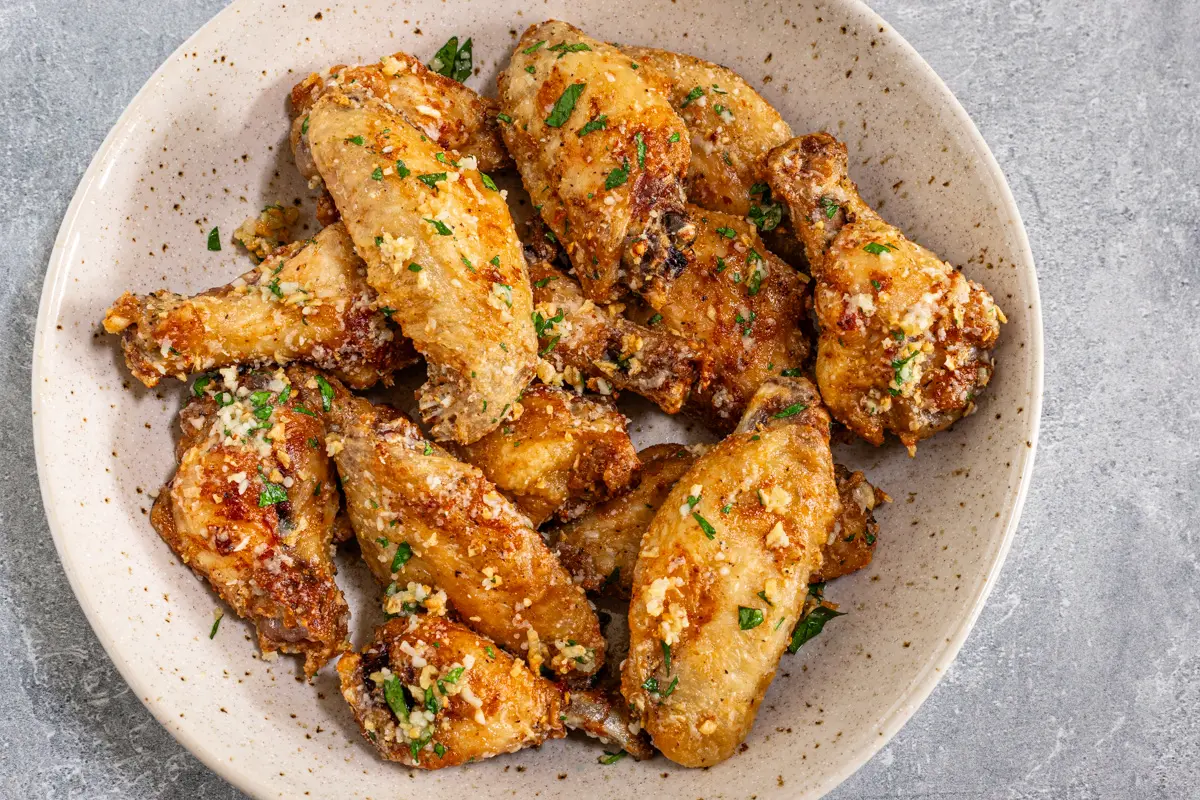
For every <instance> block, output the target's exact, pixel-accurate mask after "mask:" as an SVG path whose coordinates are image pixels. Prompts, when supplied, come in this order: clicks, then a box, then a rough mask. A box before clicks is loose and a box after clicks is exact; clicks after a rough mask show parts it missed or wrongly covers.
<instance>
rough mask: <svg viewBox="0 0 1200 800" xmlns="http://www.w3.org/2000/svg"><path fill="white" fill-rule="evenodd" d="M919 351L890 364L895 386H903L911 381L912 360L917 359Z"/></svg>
mask: <svg viewBox="0 0 1200 800" xmlns="http://www.w3.org/2000/svg"><path fill="white" fill-rule="evenodd" d="M919 352H921V351H920V350H914V351H913V352H911V353H909V354H908V355H907V356H906V357H904V358H898V359H896V360H895V361H893V362H892V369H893V370H895V373H896V374H895V378H896V385H897V386H903V385H904V384H905V383H907V382H908V381H910V380H912V371H913V363H912V362H913V359H914V358H916V357H917V353H919Z"/></svg>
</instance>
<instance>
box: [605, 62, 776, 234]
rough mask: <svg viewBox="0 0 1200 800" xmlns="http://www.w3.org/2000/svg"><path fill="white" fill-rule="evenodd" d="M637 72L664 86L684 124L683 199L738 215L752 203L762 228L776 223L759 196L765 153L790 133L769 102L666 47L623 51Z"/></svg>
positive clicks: (737, 79)
mask: <svg viewBox="0 0 1200 800" xmlns="http://www.w3.org/2000/svg"><path fill="white" fill-rule="evenodd" d="M621 52H623V53H625V55H627V56H629V57H630V58H632V59H633V60H634V61H635V62H637V64H638V65H639V67H640V68H641V69H642V70H645V71H646V72H647V73H649V74H652V75H654V77H655V79H656V80H657V82H658V83H659V85H663V86H665V87H666V93H667V97H669V98H670V101H671V105H672V106H673V107H674V109H675V111H676V112H678V114H679V116H680V117H681V118H682V119H683V122H684V124H685V125H687V131H685V132H683V133H682V134H681V135H682V136H683V138H684V139H685V140H690V145H691V164H690V166H689V167H688V174H687V195H688V200H689V201H690V202H692V203H695V204H696V205H698V206H700V207H701V208H707V209H711V210H713V211H723V212H725V213H727V214H733V215H735V216H738V217H745V216H746V215H747V214H750V213H751V208H752V207H754V206H757V207H758V208H759V213H760V214H766V215H767V220H768V221H767V222H766V223H765V226H764V230H770V229H773V228H774V227H775V225H777V224H778V218H777V217H772V216H771V214H772V213H774V212H772V211H771V210H769V209H765V206H767V205H769V203H765V202H764V201H763V196H762V191H761V190H760V191H753V189H755V188H756V186H755V185H756V184H761V183H762V182H763V181H765V180H766V178H765V177H764V175H765V169H764V167H765V166H766V159H767V152H768V151H769V150H770V149H771V148H772V147H778V146H779V145H781V144H783V143H784V142H786V141H787V140H788V139H790V138H792V130H791V128H789V127H788V124H787V123H786V122H784V120H783V118H782V117H781V116H779V112H778V111H776V110H775V109H774V108H773V107H772V106H771V104H770V103H768V102H767V101H766V100H764V99H763V98H762V96H761V95H759V93H758V92H756V91H754V89H753V88H752V87H751V86H750V84H748V83H746V81H745V80H743V79H742V77H741V76H740V75H738V74H737V73H735V72H733V71H732V70H729V69H726V68H725V67H722V66H719V65H717V64H713V63H711V62H708V61H704V60H702V59H699V58H694V57H692V56H688V55H682V54H680V53H671V52H668V51H666V50H655V49H654V48H650V47H622V48H621Z"/></svg>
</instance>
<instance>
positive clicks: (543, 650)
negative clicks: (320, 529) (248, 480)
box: [293, 370, 604, 675]
mask: <svg viewBox="0 0 1200 800" xmlns="http://www.w3.org/2000/svg"><path fill="white" fill-rule="evenodd" d="M317 377H318V374H317V373H315V372H312V371H304V372H301V371H299V370H297V371H296V372H295V373H293V381H294V382H295V383H296V384H297V385H298V386H300V387H301V395H302V397H304V398H305V399H306V402H308V403H310V404H311V405H312V406H316V407H317V408H321V409H322V412H321V413H322V415H323V416H324V418H325V422H326V427H327V428H328V430H329V440H330V447H331V451H332V452H333V454H334V459H335V460H336V462H337V467H338V474H339V475H340V476H341V478H342V488H343V491H344V492H345V493H346V508H347V511H348V512H349V514H350V521H351V523H352V524H353V526H354V532H355V534H356V537H357V539H358V545H359V548H360V549H361V550H362V555H363V560H364V561H365V562H366V564H367V566H368V567H370V568H371V572H372V573H373V574H374V575H375V577H376V578H377V579H378V580H379V582H380V584H381V585H385V586H386V585H388V584H390V583H396V584H398V585H399V586H404V585H405V584H406V583H408V582H416V583H419V584H427V585H429V586H432V587H438V588H440V589H441V590H443V591H445V593H446V595H447V597H448V598H449V601H450V604H451V605H452V606H453V608H454V609H455V610H456V611H457V612H458V614H459V615H460V616H461V617H462V618H463V620H464V621H465V622H466V624H468V625H470V626H471V628H472V629H473V630H475V631H478V632H479V633H481V634H483V635H485V636H488V637H490V638H493V639H495V640H496V641H497V642H498V643H500V644H501V645H502V646H503V647H505V648H506V649H508V650H509V651H511V652H517V653H519V652H521V651H522V650H524V651H525V655H526V659H527V660H528V661H529V663H530V665H531V666H533V667H534V668H535V669H536V667H537V666H539V665H540V664H541V663H542V662H543V661H545V663H546V665H547V666H548V667H550V668H551V669H553V670H554V671H556V672H557V673H559V674H561V675H589V674H591V673H593V672H595V670H596V669H598V668H599V666H600V665H601V664H602V663H603V662H604V640H603V639H602V638H601V636H600V625H599V622H598V621H597V619H596V615H595V613H594V612H593V611H592V609H591V607H590V606H589V605H588V602H587V597H586V596H585V595H584V593H583V590H582V589H580V588H579V587H577V586H575V585H574V583H573V582H572V581H571V576H570V575H569V574H568V573H567V571H566V570H565V569H563V567H562V566H561V565H560V564H559V563H558V561H557V560H556V559H555V558H554V555H553V554H552V553H551V552H550V550H549V548H548V547H547V546H546V543H545V542H544V541H543V540H542V537H541V536H540V535H539V534H538V532H537V531H536V530H534V529H533V528H532V527H531V526H530V524H529V521H528V520H527V519H526V518H525V515H523V514H522V513H521V512H519V511H518V510H517V509H516V507H515V506H513V504H512V503H511V502H509V501H508V500H507V499H506V498H505V497H504V496H503V495H501V494H500V493H499V492H498V491H496V487H495V485H494V484H493V483H492V482H491V481H489V480H488V479H487V478H485V477H484V476H483V473H482V472H480V470H479V469H478V468H476V467H473V466H471V465H470V464H464V463H463V462H461V461H458V460H457V459H455V458H454V457H453V456H451V455H450V454H449V453H447V452H446V451H445V450H443V449H442V448H441V447H438V446H436V445H434V444H432V443H430V442H428V441H426V439H425V437H424V436H423V435H422V433H421V430H420V429H419V428H418V427H417V426H416V425H415V424H414V423H413V422H412V421H411V420H409V419H408V418H407V417H406V416H404V414H402V413H401V412H400V411H397V410H395V409H393V408H390V407H388V406H382V405H380V406H375V405H372V404H371V403H370V402H369V401H367V400H364V399H362V398H360V397H355V396H354V395H351V394H350V393H349V392H347V391H346V390H345V388H344V387H343V386H341V384H339V383H338V382H337V381H336V380H330V381H329V382H328V384H329V386H330V387H331V388H332V390H333V397H332V398H331V400H330V402H329V403H328V408H325V406H323V405H322V398H321V396H320V387H319V383H318V381H317ZM402 547H408V548H411V552H412V557H411V558H410V559H409V560H408V561H407V562H404V561H403V559H397V557H396V553H397V551H398V550H399V549H400V548H402ZM393 566H394V567H395V569H393ZM569 642H575V643H577V645H572V644H569ZM577 646H578V649H579V650H580V652H579V653H578V654H577V655H573V654H572V652H573V650H574V649H575V648H576V647H577ZM577 658H578V659H579V660H576V659H577Z"/></svg>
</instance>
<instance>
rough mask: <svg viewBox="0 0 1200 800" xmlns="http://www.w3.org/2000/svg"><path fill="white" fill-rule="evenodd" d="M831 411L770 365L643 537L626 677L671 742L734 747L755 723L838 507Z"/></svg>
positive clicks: (712, 755)
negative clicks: (737, 418)
mask: <svg viewBox="0 0 1200 800" xmlns="http://www.w3.org/2000/svg"><path fill="white" fill-rule="evenodd" d="M829 425H830V422H829V415H828V414H827V413H826V412H825V410H824V409H823V408H822V407H821V401H820V397H819V396H818V394H817V390H816V387H814V386H813V385H812V384H811V383H809V382H808V381H806V380H804V379H789V378H773V379H771V380H769V381H767V382H766V383H764V384H763V386H762V388H760V389H759V391H758V393H757V394H756V395H755V396H754V399H753V400H752V401H751V403H750V405H749V407H748V408H747V410H746V414H745V416H744V417H743V418H742V421H741V423H740V424H739V425H738V428H737V430H736V431H735V432H734V433H733V434H731V435H730V436H729V437H727V438H726V439H725V440H724V441H722V442H721V443H719V444H717V445H716V446H714V447H713V448H712V449H710V450H709V451H708V452H706V453H705V454H704V455H703V456H701V457H700V458H699V459H698V460H697V461H696V463H695V465H693V466H692V468H691V469H690V470H689V471H688V472H687V474H685V475H684V476H683V477H682V478H681V479H680V481H679V483H677V484H676V485H675V488H674V489H672V491H671V493H670V494H669V495H668V496H667V499H666V500H665V501H664V502H663V504H662V506H661V507H660V508H659V510H658V513H657V514H655V516H654V520H653V522H651V524H650V528H649V530H648V531H647V532H646V535H645V536H644V537H643V539H642V544H641V551H640V552H639V554H638V561H637V567H636V568H635V569H634V575H633V596H632V599H631V600H630V605H629V630H630V646H629V657H628V658H627V659H626V662H625V667H624V669H623V671H622V682H621V690H622V693H623V694H624V695H625V698H626V699H627V700H628V701H629V702H630V704H631V705H632V706H633V708H634V712H635V714H636V715H638V716H640V719H641V723H642V725H643V726H644V727H645V728H646V730H647V732H648V733H649V734H650V736H651V738H652V739H653V741H654V744H655V746H656V747H658V749H659V750H661V751H662V752H663V755H665V756H667V758H670V759H671V760H672V761H676V762H678V763H680V764H683V765H685V766H693V767H703V766H710V765H712V764H716V763H717V762H719V761H722V760H723V759H725V758H728V757H729V756H730V755H732V754H733V752H734V751H735V750H736V749H737V746H738V745H739V744H740V743H741V742H742V740H743V739H744V738H745V737H746V734H747V733H748V732H749V730H750V726H751V725H752V724H753V722H754V717H755V714H756V713H757V711H758V706H759V703H760V702H761V701H762V698H763V695H764V694H765V692H766V690H767V687H768V686H769V685H770V683H771V679H772V678H773V677H774V675H775V669H776V666H777V665H778V663H779V658H780V656H781V655H782V654H783V651H784V648H785V647H787V645H788V641H789V638H790V636H791V632H792V627H793V626H794V625H795V624H796V622H797V620H798V619H799V616H800V612H801V609H802V607H803V604H804V598H805V596H806V594H807V592H806V589H807V585H808V579H809V575H810V574H811V573H812V572H813V571H814V570H816V569H817V568H819V567H820V565H821V547H822V545H823V544H824V543H825V542H826V540H827V539H828V537H829V533H830V531H831V530H832V529H833V525H834V522H835V520H836V519H837V516H838V513H839V511H840V505H841V503H840V501H839V499H838V491H837V485H836V483H835V481H834V471H833V458H832V456H831V455H830V452H829Z"/></svg>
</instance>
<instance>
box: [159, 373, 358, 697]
mask: <svg viewBox="0 0 1200 800" xmlns="http://www.w3.org/2000/svg"><path fill="white" fill-rule="evenodd" d="M229 374H230V375H231V376H233V375H235V374H236V373H235V372H234V371H232V370H231V371H230V373H229ZM235 383H236V381H235ZM286 383H287V381H286V379H285V378H284V377H283V373H282V372H279V373H277V374H276V375H274V376H272V375H266V374H262V373H252V374H249V375H243V376H242V378H241V381H240V385H241V386H244V387H245V388H246V389H248V390H250V391H251V392H258V391H261V392H265V393H268V394H270V396H271V404H273V408H272V410H271V411H270V412H269V413H270V416H269V417H268V418H267V419H266V420H262V419H260V418H258V417H256V416H255V415H254V410H255V405H254V403H253V401H252V400H251V399H250V397H251V396H252V395H249V394H247V395H244V396H237V395H234V394H230V390H231V386H230V384H229V383H228V382H222V383H219V382H217V381H214V382H213V384H210V389H209V392H208V393H207V394H205V395H204V396H201V397H193V398H192V399H191V401H189V402H188V404H187V405H186V406H184V408H183V411H182V412H180V415H179V418H180V429H181V431H182V437H181V439H180V441H179V445H178V449H177V455H178V459H179V467H178V469H177V470H176V472H175V475H174V477H172V478H171V480H170V481H168V482H167V484H166V486H164V487H163V489H162V491H161V492H160V493H159V495H158V499H157V500H155V502H154V508H153V509H152V511H151V513H150V522H151V524H152V525H153V526H154V529H155V530H156V531H158V533H159V535H160V536H162V538H163V540H164V541H165V542H166V543H167V544H168V545H170V546H171V549H172V550H174V551H175V552H176V554H178V555H179V557H180V558H181V559H182V560H183V563H185V564H187V565H188V566H189V567H191V568H192V569H193V570H194V571H195V572H196V573H197V574H198V575H201V576H203V577H205V578H207V579H208V582H209V584H210V585H211V586H212V587H213V589H214V590H215V591H216V592H217V594H219V595H220V596H221V599H223V600H224V601H225V602H226V603H228V604H229V605H230V606H232V607H233V610H234V611H236V612H237V614H238V616H240V617H244V618H246V619H248V620H250V621H251V622H253V623H254V626H255V628H256V629H257V631H258V646H259V648H260V649H261V650H262V652H263V654H264V655H268V654H272V653H275V652H276V651H278V652H283V653H302V654H303V655H304V672H305V674H306V675H308V676H309V677H312V676H313V675H315V674H316V672H317V670H319V669H320V668H321V666H322V665H323V664H324V663H325V662H326V661H328V660H329V659H330V658H332V657H333V656H334V655H336V654H337V653H338V652H340V651H341V650H343V649H345V648H346V647H348V646H349V644H348V642H347V638H346V637H347V623H348V620H349V617H350V609H349V608H348V607H347V606H346V601H345V600H344V599H343V597H342V593H341V591H340V590H339V589H338V587H337V584H336V583H334V581H333V576H334V574H335V573H336V572H337V569H336V568H335V566H334V564H333V561H332V555H333V546H332V536H333V524H334V517H335V516H336V514H337V511H338V503H339V498H338V491H337V486H336V481H335V479H334V475H333V469H332V465H331V463H330V461H329V458H328V456H326V455H325V433H324V430H323V428H322V426H321V423H320V422H319V421H318V420H317V419H316V418H315V417H313V416H308V415H305V414H303V413H302V412H299V411H297V410H296V407H297V406H298V405H299V400H298V398H297V396H296V393H295V392H294V391H293V392H292V393H291V397H289V398H288V399H287V400H286V402H284V403H283V404H278V403H277V398H278V397H279V393H280V392H281V391H283V388H284V386H285V385H286ZM216 393H220V394H222V395H223V397H224V399H225V400H229V399H230V398H231V397H234V396H236V397H237V399H236V400H233V402H232V403H227V405H226V407H224V408H218V404H217V401H216V400H214V399H213V395H214V394H216ZM268 405H270V404H268ZM268 405H261V406H259V407H263V408H265V407H268ZM259 424H262V425H265V426H266V427H262V428H252V429H250V430H247V428H248V427H249V426H257V425H259ZM226 430H229V431H231V434H229V435H227V434H226V433H225V432H226ZM267 437H269V439H268V438H267ZM314 444H315V446H314ZM235 478H236V479H235ZM289 478H290V479H291V481H292V484H291V486H290V487H287V488H286V495H287V499H286V500H285V501H284V502H280V503H276V504H269V505H260V503H261V502H263V501H264V498H263V496H262V492H263V491H264V487H265V484H266V483H267V482H270V483H272V484H274V485H275V486H276V487H277V489H282V488H284V487H283V484H284V482H285V480H286V479H289ZM242 481H245V484H244V485H243V484H242ZM266 488H267V490H268V492H269V491H270V487H266ZM266 499H269V497H268V498H266Z"/></svg>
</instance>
